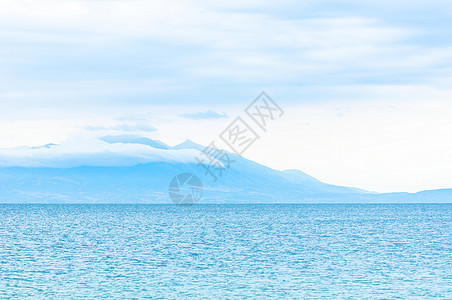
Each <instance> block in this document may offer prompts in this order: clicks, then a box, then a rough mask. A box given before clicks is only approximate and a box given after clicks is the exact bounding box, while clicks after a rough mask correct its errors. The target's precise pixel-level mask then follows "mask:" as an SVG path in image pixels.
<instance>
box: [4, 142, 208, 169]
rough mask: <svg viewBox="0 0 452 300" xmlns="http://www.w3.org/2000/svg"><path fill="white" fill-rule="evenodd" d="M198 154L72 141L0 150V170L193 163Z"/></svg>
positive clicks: (185, 150) (136, 146)
mask: <svg viewBox="0 0 452 300" xmlns="http://www.w3.org/2000/svg"><path fill="white" fill-rule="evenodd" d="M197 155H199V151H197V150H191V149H182V150H161V149H155V148H152V147H149V146H145V145H139V144H120V143H118V144H110V143H105V142H103V141H100V140H98V139H86V138H80V137H78V138H73V139H71V140H68V141H65V142H63V143H61V144H60V145H53V146H50V147H17V148H10V149H0V167H52V168H70V167H79V166H133V165H137V164H144V163H150V162H162V161H163V162H182V163H196V160H195V157H196V156H197Z"/></svg>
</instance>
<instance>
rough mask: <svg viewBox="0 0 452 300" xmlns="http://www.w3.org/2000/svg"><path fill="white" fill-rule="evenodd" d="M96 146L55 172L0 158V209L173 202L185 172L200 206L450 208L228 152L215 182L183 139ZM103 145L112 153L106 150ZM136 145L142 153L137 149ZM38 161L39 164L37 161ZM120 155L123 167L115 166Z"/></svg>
mask: <svg viewBox="0 0 452 300" xmlns="http://www.w3.org/2000/svg"><path fill="white" fill-rule="evenodd" d="M100 140H101V141H102V143H104V144H105V145H107V146H105V145H104V144H102V145H101V146H102V147H101V148H102V151H101V152H96V151H95V150H90V151H89V152H88V154H86V153H85V154H84V155H85V156H86V155H88V156H89V155H92V157H93V159H84V160H82V161H80V162H82V163H83V164H80V165H74V164H72V165H71V166H70V167H64V166H61V165H58V167H46V166H42V165H39V164H38V167H33V166H34V165H36V163H34V162H33V161H30V160H26V162H27V164H30V166H28V165H27V164H23V163H22V164H21V165H19V166H15V165H8V162H7V161H5V160H7V159H8V156H7V155H6V154H4V155H3V156H1V153H0V165H2V166H3V167H0V202H1V203H172V202H171V200H170V199H169V197H168V184H169V182H170V181H171V180H172V179H173V178H174V176H176V175H178V174H180V173H184V172H188V173H193V174H195V175H196V176H198V177H199V178H200V179H201V181H202V183H203V189H204V191H203V197H202V200H201V203H205V204H209V203H349V202H356V203H381V202H403V203H409V202H449V203H452V189H445V190H436V191H425V192H420V193H415V194H409V193H392V194H377V193H371V192H367V191H364V190H361V189H357V188H350V187H342V186H335V185H330V184H326V183H323V182H321V181H319V180H317V179H316V178H314V177H311V176H309V175H308V174H306V173H303V172H301V171H299V170H286V171H278V170H274V169H271V168H268V167H266V166H263V165H261V164H258V163H256V162H253V161H251V160H248V159H246V158H243V157H240V156H237V155H235V154H232V153H229V152H227V154H228V157H229V159H230V161H231V162H230V166H229V168H228V166H227V165H225V164H223V168H222V169H221V171H218V170H217V171H216V172H215V173H214V174H215V176H216V177H217V178H216V179H215V178H214V177H213V176H211V175H210V174H209V173H208V172H206V169H205V168H204V167H203V166H202V165H200V164H199V163H198V162H197V160H196V159H195V156H198V158H199V157H204V158H205V157H206V156H205V155H201V152H200V151H202V150H203V149H205V147H204V146H202V145H199V144H196V143H194V142H192V141H189V140H188V141H185V142H183V143H181V144H179V145H177V146H174V147H170V146H168V145H166V144H164V143H162V142H160V141H156V140H152V139H148V138H145V137H140V136H132V135H121V136H106V137H102V138H100ZM117 144H121V145H124V146H121V147H120V148H117V147H116V146H114V145H117ZM108 145H112V147H111V148H109V146H108ZM126 145H131V146H130V147H129V146H126ZM133 145H137V146H133ZM143 145H144V146H146V147H147V148H146V147H145V148H142V147H143ZM113 146H114V147H113ZM58 147H60V145H51V146H49V147H40V148H39V149H34V148H30V149H29V150H27V151H40V152H39V155H41V156H43V155H44V156H45V157H46V159H47V160H45V161H44V162H47V161H48V159H49V155H50V154H46V153H47V152H42V151H54V152H49V153H53V154H52V155H56V154H54V153H57V154H58V155H59V156H61V155H62V154H61V151H60V150H58V149H59V148H58ZM61 147H63V146H61ZM104 147H106V148H104ZM124 147H125V148H124ZM63 148H64V147H63ZM146 149H149V150H146ZM21 151H25V150H23V149H22V150H21ZM58 151H60V152H58ZM115 151H116V152H115ZM134 151H135V152H134ZM143 151H144V152H143ZM146 151H149V153H151V154H152V155H150V154H148V153H147V152H146ZM66 152H67V151H66ZM66 152H64V157H65V160H71V155H73V157H74V159H76V158H78V157H80V155H79V154H77V153H74V154H71V153H66ZM5 153H10V152H5ZM21 153H22V152H21ZM31 153H33V152H24V154H23V155H27V157H30V156H31V157H33V156H32V154H31ZM105 153H109V154H108V155H109V156H108V157H114V160H105V159H104V160H102V161H101V162H102V163H93V164H86V162H92V161H96V159H97V158H99V157H104V156H103V155H105ZM188 154H189V155H191V156H192V157H191V159H190V158H187V155H188ZM9 155H10V154H9ZM17 155H18V154H16V157H15V159H16V161H22V162H23V161H24V160H21V159H20V157H19V158H18V157H17ZM39 155H38V156H37V157H38V158H39V157H41V156H39ZM58 155H56V156H57V157H58ZM134 155H135V156H137V159H136V160H131V159H130V157H133V156H134ZM123 156H124V157H126V158H127V160H124V159H122V158H121V157H123ZM143 157H144V158H143ZM38 158H37V159H38ZM2 160H4V161H3V162H2ZM97 161H99V160H97ZM125 162H127V163H125ZM136 162H138V163H136ZM215 162H217V163H218V162H219V161H215Z"/></svg>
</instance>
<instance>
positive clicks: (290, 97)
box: [0, 0, 452, 192]
mask: <svg viewBox="0 0 452 300" xmlns="http://www.w3.org/2000/svg"><path fill="white" fill-rule="evenodd" d="M209 2H212V3H209ZM263 90H265V91H266V92H267V93H268V94H269V95H270V96H271V97H272V98H273V99H274V100H275V101H276V102H277V103H278V104H279V105H280V106H281V107H282V108H283V109H284V111H285V114H284V116H283V117H282V118H281V119H279V120H277V121H275V122H274V123H272V124H271V126H270V127H269V130H268V132H266V133H265V134H262V135H261V138H260V139H259V140H258V141H257V142H256V143H255V144H253V145H252V147H250V149H249V150H248V151H247V152H246V153H245V156H246V157H248V158H250V159H253V160H256V161H258V162H260V163H263V164H266V165H268V166H270V167H273V168H276V169H287V168H297V169H300V170H303V171H305V172H307V173H309V174H310V175H313V176H315V177H317V178H319V179H321V180H323V181H326V182H328V183H333V184H340V185H347V186H356V187H360V188H364V189H369V190H374V191H380V192H386V191H418V190H423V189H434V188H446V187H449V188H450V187H452V181H451V180H450V174H451V173H452V139H451V133H450V132H451V130H452V2H450V1H439V0H431V1H418V0H411V1H405V0H399V1H389V0H388V1H387V0H381V1H357V0H348V1H345V0H344V1H340V0H338V1H323V0H315V1H314V0H312V1H311V0H308V1H301V0H298V1H286V0H279V1H265V0H261V1H254V0H241V1H235V0H229V1H221V0H220V1H199V0H187V1H169V0H166V1H154V0H152V1H151V0H148V1H136V0H127V1H126V0H89V1H88V0H86V1H69V0H34V1H25V0H11V1H10V0H2V1H0V147H2V148H8V147H17V146H22V145H28V146H38V145H44V144H47V143H63V142H64V141H65V140H70V141H72V142H71V143H73V141H74V140H77V138H79V140H81V141H82V140H84V141H86V140H87V139H90V138H95V137H97V136H102V135H106V134H124V133H127V134H137V135H143V136H147V137H150V138H156V139H161V140H162V141H164V142H166V143H168V144H177V143H179V142H182V141H183V140H185V139H192V140H194V141H196V142H199V143H202V144H208V143H209V142H210V141H211V140H213V139H215V138H216V137H217V136H218V134H219V133H221V132H222V131H223V129H224V128H226V127H227V126H228V125H229V123H230V122H232V120H233V119H234V118H235V117H236V116H239V115H242V114H243V109H244V108H245V107H246V106H247V105H248V104H249V103H250V102H251V101H252V100H253V99H254V98H255V97H256V96H257V95H258V94H259V93H260V92H261V91H263ZM86 145H87V146H86V147H91V146H93V145H94V146H95V145H97V144H96V143H86Z"/></svg>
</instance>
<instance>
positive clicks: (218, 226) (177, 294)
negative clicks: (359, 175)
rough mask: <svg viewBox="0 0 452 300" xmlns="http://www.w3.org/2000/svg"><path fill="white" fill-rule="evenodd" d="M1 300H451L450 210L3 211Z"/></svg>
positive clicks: (316, 207) (32, 207)
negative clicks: (397, 299)
mask: <svg viewBox="0 0 452 300" xmlns="http://www.w3.org/2000/svg"><path fill="white" fill-rule="evenodd" d="M0 298H41V299H75V298H90V299H92V298H105V299H128V298H153V299H160V298H161V299H176V298H177V299H180V298H196V299H223V298H227V299H241V298H257V299H265V298H280V299H300V298H355V299H362V298H373V299H394V298H400V299H406V298H416V299H419V298H421V299H422V298H425V299H427V298H428V299H431V298H438V299H452V204H394V205H391V204H377V205H373V204H372V205H371V204H344V205H334V204H331V205H194V206H176V205H0Z"/></svg>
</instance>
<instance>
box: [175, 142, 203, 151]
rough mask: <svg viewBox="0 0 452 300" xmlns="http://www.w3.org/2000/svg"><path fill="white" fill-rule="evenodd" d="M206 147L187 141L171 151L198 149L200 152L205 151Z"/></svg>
mask: <svg viewBox="0 0 452 300" xmlns="http://www.w3.org/2000/svg"><path fill="white" fill-rule="evenodd" d="M205 148H206V147H205V146H203V145H200V144H197V143H195V142H193V141H192V140H185V141H183V142H182V143H180V144H177V145H176V146H173V147H171V149H174V150H179V149H196V150H199V151H202V150H204V149H205Z"/></svg>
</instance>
